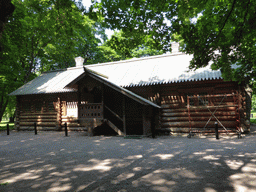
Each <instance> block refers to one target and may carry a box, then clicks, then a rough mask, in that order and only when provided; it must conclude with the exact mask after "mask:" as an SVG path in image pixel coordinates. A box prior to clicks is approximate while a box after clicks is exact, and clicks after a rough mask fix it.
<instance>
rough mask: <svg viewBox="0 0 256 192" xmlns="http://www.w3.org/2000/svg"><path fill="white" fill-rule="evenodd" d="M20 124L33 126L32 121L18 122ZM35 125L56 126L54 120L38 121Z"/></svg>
mask: <svg viewBox="0 0 256 192" xmlns="http://www.w3.org/2000/svg"><path fill="white" fill-rule="evenodd" d="M20 125H21V126H33V125H34V122H20ZM37 125H39V126H44V127H55V126H56V122H54V123H53V122H39V123H37Z"/></svg>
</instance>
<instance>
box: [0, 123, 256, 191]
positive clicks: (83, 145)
mask: <svg viewBox="0 0 256 192" xmlns="http://www.w3.org/2000/svg"><path fill="white" fill-rule="evenodd" d="M255 141H256V129H255V126H253V127H252V130H251V133H250V134H248V135H243V137H242V139H238V138H237V136H229V135H225V134H224V135H220V139H219V140H216V139H215V137H214V136H207V137H203V136H195V137H193V138H191V139H188V138H187V137H186V135H184V136H159V137H157V138H155V139H152V138H142V139H124V138H123V137H101V136H96V137H88V136H85V133H82V132H70V133H69V136H68V137H65V133H64V132H38V135H34V133H33V132H14V131H12V132H11V133H10V135H9V136H7V135H6V133H5V132H0V191H1V192H12V191H14V192H24V191H26V192H30V191H47V192H57V191H109V192H115V191H120V192H125V191H128V192H129V191H133V192H135V191H147V192H149V191H157V192H165V191H179V192H181V191H197V192H200V191H202V192H213V191H218V192H219V191H230V192H231V191H239V192H242V191H256V150H255V149H256V142H255Z"/></svg>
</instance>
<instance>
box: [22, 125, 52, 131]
mask: <svg viewBox="0 0 256 192" xmlns="http://www.w3.org/2000/svg"><path fill="white" fill-rule="evenodd" d="M36 128H37V130H39V131H56V127H55V126H54V127H53V126H52V127H48V126H45V127H42V126H37V127H36ZM20 129H21V130H24V131H25V130H29V131H34V126H21V127H20Z"/></svg>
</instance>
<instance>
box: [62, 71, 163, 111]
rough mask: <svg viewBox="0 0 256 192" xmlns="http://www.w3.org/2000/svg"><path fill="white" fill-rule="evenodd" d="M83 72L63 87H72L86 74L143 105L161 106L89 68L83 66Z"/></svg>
mask: <svg viewBox="0 0 256 192" xmlns="http://www.w3.org/2000/svg"><path fill="white" fill-rule="evenodd" d="M84 70H85V72H84V73H83V74H81V75H80V76H78V77H77V78H76V79H75V80H74V81H72V82H71V83H69V84H68V85H66V86H65V88H69V87H73V86H74V85H75V84H77V83H78V82H79V81H80V80H81V79H82V78H83V77H85V76H86V75H88V76H89V77H91V78H93V79H95V80H96V81H98V82H100V83H103V84H104V85H106V86H108V87H110V88H112V89H114V90H115V91H117V92H119V93H121V94H123V95H125V96H127V97H129V98H131V99H133V100H135V101H137V102H138V103H140V104H143V105H150V106H153V107H156V108H161V107H160V106H159V105H157V104H155V103H153V102H151V101H149V100H147V99H145V98H143V97H141V96H139V95H137V94H135V93H133V92H131V91H129V90H127V89H125V88H122V87H120V86H118V85H116V84H114V83H112V82H110V81H108V80H107V79H106V78H104V76H103V75H98V73H97V72H95V71H93V70H91V69H87V68H86V67H85V68H84Z"/></svg>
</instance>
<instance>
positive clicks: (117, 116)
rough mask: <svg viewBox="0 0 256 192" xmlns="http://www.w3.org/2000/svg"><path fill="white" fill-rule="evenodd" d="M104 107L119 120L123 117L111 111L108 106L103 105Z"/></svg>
mask: <svg viewBox="0 0 256 192" xmlns="http://www.w3.org/2000/svg"><path fill="white" fill-rule="evenodd" d="M105 108H106V109H107V110H109V111H110V112H111V113H112V114H113V115H114V116H115V117H116V118H118V119H119V120H120V121H123V119H122V118H121V117H120V116H119V115H117V114H116V113H115V112H114V111H112V110H111V109H110V108H109V107H107V106H106V105H105Z"/></svg>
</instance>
